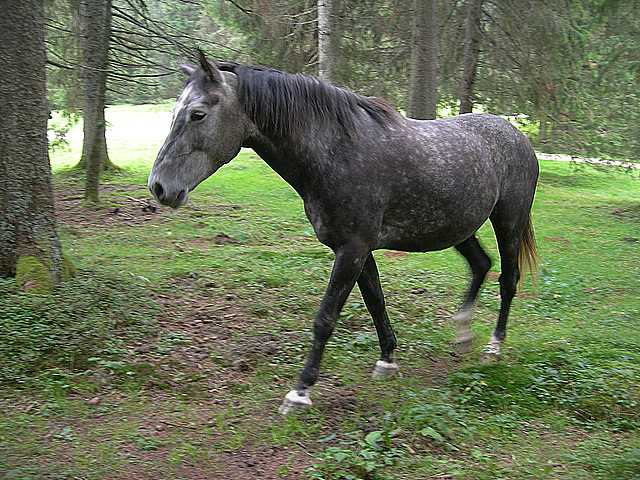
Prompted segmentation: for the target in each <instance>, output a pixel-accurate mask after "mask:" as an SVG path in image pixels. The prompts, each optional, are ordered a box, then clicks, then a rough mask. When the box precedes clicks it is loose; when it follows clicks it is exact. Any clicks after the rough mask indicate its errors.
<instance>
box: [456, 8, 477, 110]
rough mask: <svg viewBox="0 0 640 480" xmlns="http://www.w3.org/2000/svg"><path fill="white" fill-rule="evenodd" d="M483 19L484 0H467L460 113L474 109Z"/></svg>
mask: <svg viewBox="0 0 640 480" xmlns="http://www.w3.org/2000/svg"><path fill="white" fill-rule="evenodd" d="M481 20H482V0H468V1H467V18H466V21H465V32H464V59H463V65H464V71H463V73H462V82H461V84H460V113H461V114H463V113H471V112H472V111H473V100H474V98H473V85H474V83H475V81H476V72H477V69H478V57H479V55H480V36H481V35H482V30H481Z"/></svg>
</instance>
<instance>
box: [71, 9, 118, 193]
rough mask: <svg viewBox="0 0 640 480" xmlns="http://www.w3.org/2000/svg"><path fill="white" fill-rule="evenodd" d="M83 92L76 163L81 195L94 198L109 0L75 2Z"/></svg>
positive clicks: (103, 161) (103, 152) (105, 159)
mask: <svg viewBox="0 0 640 480" xmlns="http://www.w3.org/2000/svg"><path fill="white" fill-rule="evenodd" d="M79 17H80V28H81V37H80V41H81V50H82V85H83V94H84V104H83V109H82V113H83V121H84V141H83V144H82V158H81V160H80V165H81V166H82V165H84V166H85V168H86V172H87V178H86V184H85V192H84V197H85V200H87V201H90V202H97V201H98V187H99V185H100V173H101V172H102V170H103V169H104V167H105V166H107V165H108V164H109V163H110V162H109V156H108V154H107V140H106V138H105V129H106V123H105V118H104V110H105V97H106V91H107V69H108V66H109V37H110V36H111V0H81V1H80V4H79Z"/></svg>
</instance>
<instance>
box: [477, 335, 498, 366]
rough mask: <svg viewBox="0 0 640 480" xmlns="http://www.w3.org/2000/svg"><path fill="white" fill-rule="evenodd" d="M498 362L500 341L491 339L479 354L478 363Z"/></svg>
mask: <svg viewBox="0 0 640 480" xmlns="http://www.w3.org/2000/svg"><path fill="white" fill-rule="evenodd" d="M499 360H500V341H499V340H496V339H492V340H491V342H489V344H488V345H487V346H486V347H484V349H483V350H482V353H481V354H480V363H484V364H486V363H495V362H497V361H499Z"/></svg>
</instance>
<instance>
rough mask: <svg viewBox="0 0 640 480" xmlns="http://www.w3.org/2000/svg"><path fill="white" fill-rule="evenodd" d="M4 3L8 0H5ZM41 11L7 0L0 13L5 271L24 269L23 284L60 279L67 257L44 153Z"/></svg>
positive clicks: (0, 240)
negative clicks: (61, 240)
mask: <svg viewBox="0 0 640 480" xmlns="http://www.w3.org/2000/svg"><path fill="white" fill-rule="evenodd" d="M4 3H6V2H4ZM45 61H46V53H45V43H44V12H43V2H42V1H40V0H22V1H20V2H11V6H9V5H5V8H3V13H2V15H0V64H1V65H2V68H1V69H0V121H1V122H2V125H1V126H0V277H12V276H15V275H16V274H20V273H21V266H22V267H23V269H24V271H28V272H31V273H36V271H37V272H38V273H40V274H42V275H40V277H39V278H32V279H28V278H26V277H25V284H24V285H21V286H22V287H25V288H32V287H33V286H34V285H33V282H36V283H37V284H38V285H36V286H38V287H42V286H45V285H44V284H55V283H58V282H59V281H60V280H61V278H62V270H63V260H62V252H61V247H60V242H59V240H58V235H57V233H56V224H55V216H54V208H53V192H52V187H51V168H50V165H49V157H48V153H47V120H48V117H49V109H48V105H47V93H46V71H45Z"/></svg>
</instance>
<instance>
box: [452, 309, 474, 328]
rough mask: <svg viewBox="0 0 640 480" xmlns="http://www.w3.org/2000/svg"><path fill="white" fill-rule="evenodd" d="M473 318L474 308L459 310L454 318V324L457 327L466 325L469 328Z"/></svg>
mask: <svg viewBox="0 0 640 480" xmlns="http://www.w3.org/2000/svg"><path fill="white" fill-rule="evenodd" d="M472 317H473V309H472V308H464V309H462V310H458V311H457V312H456V313H455V315H454V316H453V322H454V323H455V324H456V325H464V326H468V325H469V324H470V323H471V318H472Z"/></svg>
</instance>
